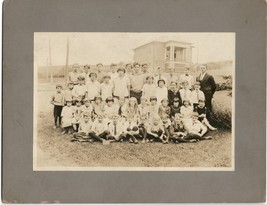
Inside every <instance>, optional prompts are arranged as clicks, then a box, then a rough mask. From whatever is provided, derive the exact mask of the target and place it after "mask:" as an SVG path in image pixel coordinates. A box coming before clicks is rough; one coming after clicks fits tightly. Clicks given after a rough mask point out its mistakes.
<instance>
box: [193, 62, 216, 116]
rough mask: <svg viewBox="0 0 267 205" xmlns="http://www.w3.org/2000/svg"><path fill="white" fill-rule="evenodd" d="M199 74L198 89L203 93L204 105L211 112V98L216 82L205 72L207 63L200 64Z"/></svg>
mask: <svg viewBox="0 0 267 205" xmlns="http://www.w3.org/2000/svg"><path fill="white" fill-rule="evenodd" d="M200 71H201V73H200V75H199V76H198V77H197V79H196V80H197V81H199V82H200V89H201V90H202V92H203V93H204V95H205V100H206V107H207V109H208V110H209V111H210V112H211V111H212V103H211V101H212V98H213V95H214V93H215V90H216V83H215V81H214V78H213V76H212V75H210V74H208V73H207V65H206V64H204V65H201V66H200Z"/></svg>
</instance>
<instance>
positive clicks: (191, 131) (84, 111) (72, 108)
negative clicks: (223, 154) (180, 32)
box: [51, 63, 216, 143]
mask: <svg viewBox="0 0 267 205" xmlns="http://www.w3.org/2000/svg"><path fill="white" fill-rule="evenodd" d="M101 66H102V64H98V65H97V68H98V70H97V71H96V72H91V71H90V66H88V65H85V66H84V71H82V70H81V69H79V66H78V65H77V64H75V65H74V66H73V72H71V73H70V74H69V82H68V86H67V89H66V90H65V91H63V90H62V88H63V87H62V85H56V93H55V94H54V95H53V96H52V100H51V103H52V104H53V105H54V123H55V128H57V127H58V126H61V127H62V128H63V134H65V133H72V132H73V131H74V132H75V133H74V134H73V137H72V139H71V140H72V141H86V142H88V141H89V142H92V141H100V142H102V143H109V142H113V141H123V140H129V141H130V142H133V143H138V141H140V140H141V141H142V142H152V141H155V140H156V141H160V142H163V143H168V142H169V141H170V140H171V141H173V142H175V143H179V142H196V141H198V140H203V139H210V138H211V137H210V136H205V134H206V132H207V130H208V129H210V130H215V129H216V128H214V127H212V126H211V125H210V123H209V120H208V119H209V111H208V109H207V108H206V107H205V96H204V94H203V92H202V91H201V90H200V83H199V82H195V81H194V78H193V77H192V76H191V75H190V74H189V71H190V69H189V68H188V67H187V68H186V70H185V71H186V72H185V74H184V75H181V76H180V78H178V77H177V76H176V75H175V74H174V72H173V69H170V70H169V73H168V75H165V76H164V75H163V73H162V70H161V69H159V73H158V75H156V76H154V75H152V74H150V73H149V72H148V69H147V64H144V65H142V67H141V65H140V64H138V63H135V64H133V67H132V65H130V64H127V65H126V66H125V67H119V68H116V65H114V64H112V65H111V67H110V68H111V72H109V73H103V72H102V69H101ZM99 76H101V77H99Z"/></svg>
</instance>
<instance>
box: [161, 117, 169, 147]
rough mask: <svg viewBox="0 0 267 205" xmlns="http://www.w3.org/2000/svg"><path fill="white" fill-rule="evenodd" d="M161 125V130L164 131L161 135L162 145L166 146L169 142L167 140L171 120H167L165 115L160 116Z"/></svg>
mask: <svg viewBox="0 0 267 205" xmlns="http://www.w3.org/2000/svg"><path fill="white" fill-rule="evenodd" d="M161 119H162V125H163V129H164V135H163V139H164V141H163V143H164V144H166V143H168V142H169V138H170V127H171V120H170V118H169V115H168V114H166V113H163V115H162V118H161Z"/></svg>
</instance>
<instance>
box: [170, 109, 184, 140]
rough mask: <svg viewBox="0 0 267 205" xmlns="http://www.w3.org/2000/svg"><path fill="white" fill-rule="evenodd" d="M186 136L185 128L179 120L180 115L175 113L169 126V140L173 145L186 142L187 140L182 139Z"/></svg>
mask: <svg viewBox="0 0 267 205" xmlns="http://www.w3.org/2000/svg"><path fill="white" fill-rule="evenodd" d="M186 134H187V133H186V130H185V127H184V125H183V122H182V120H181V114H180V113H176V114H175V116H174V119H173V122H172V124H171V126H170V139H172V140H173V142H174V143H179V142H187V140H185V139H184V137H185V136H186Z"/></svg>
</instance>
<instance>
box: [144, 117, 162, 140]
mask: <svg viewBox="0 0 267 205" xmlns="http://www.w3.org/2000/svg"><path fill="white" fill-rule="evenodd" d="M163 136H164V127H163V125H162V122H161V120H160V118H159V117H153V118H152V122H151V125H150V126H149V127H148V129H147V137H148V138H149V141H150V142H153V141H154V140H155V139H156V140H159V141H161V142H163V143H164V139H163Z"/></svg>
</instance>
